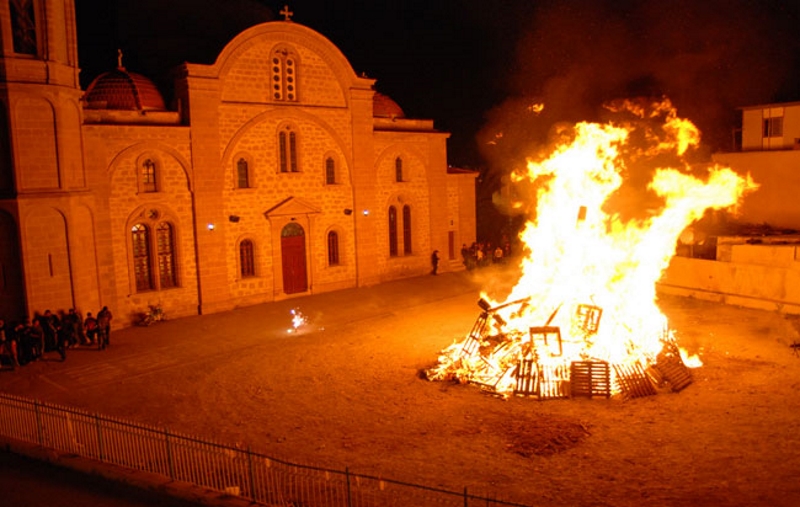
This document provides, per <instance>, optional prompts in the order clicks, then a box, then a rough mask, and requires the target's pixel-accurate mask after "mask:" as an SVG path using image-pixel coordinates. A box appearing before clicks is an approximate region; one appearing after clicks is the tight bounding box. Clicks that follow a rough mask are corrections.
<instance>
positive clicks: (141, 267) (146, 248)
mask: <svg viewBox="0 0 800 507" xmlns="http://www.w3.org/2000/svg"><path fill="white" fill-rule="evenodd" d="M131 240H132V244H133V272H134V277H135V278H136V292H142V291H147V290H153V278H152V276H150V230H149V229H148V228H147V226H146V225H144V224H136V225H134V226H133V227H132V228H131Z"/></svg>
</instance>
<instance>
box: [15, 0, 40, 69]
mask: <svg viewBox="0 0 800 507" xmlns="http://www.w3.org/2000/svg"><path fill="white" fill-rule="evenodd" d="M9 7H10V9H11V35H12V37H13V39H14V52H15V53H20V54H23V55H33V56H36V53H37V49H36V15H35V13H34V11H33V8H34V2H33V0H29V1H27V2H20V1H11V2H9Z"/></svg>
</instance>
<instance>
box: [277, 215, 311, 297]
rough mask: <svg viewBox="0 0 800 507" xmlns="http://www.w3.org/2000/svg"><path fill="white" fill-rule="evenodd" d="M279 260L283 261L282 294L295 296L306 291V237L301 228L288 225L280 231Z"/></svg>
mask: <svg viewBox="0 0 800 507" xmlns="http://www.w3.org/2000/svg"><path fill="white" fill-rule="evenodd" d="M291 226H295V227H291ZM281 259H282V261H283V292H284V293H285V294H296V293H298V292H305V291H306V290H308V278H307V277H306V237H305V231H303V228H302V227H300V226H299V225H297V224H289V225H287V226H286V227H284V229H283V231H281Z"/></svg>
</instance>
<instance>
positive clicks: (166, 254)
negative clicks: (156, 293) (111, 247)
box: [131, 209, 178, 292]
mask: <svg viewBox="0 0 800 507" xmlns="http://www.w3.org/2000/svg"><path fill="white" fill-rule="evenodd" d="M160 216H161V213H160V212H159V211H158V210H156V209H150V210H147V212H145V213H142V215H141V217H140V218H141V219H142V222H139V223H136V224H135V225H133V226H132V227H131V249H132V254H133V277H134V282H135V285H136V292H145V291H149V290H161V289H169V288H172V287H177V286H178V272H177V268H176V259H177V255H176V252H175V229H174V227H173V226H172V224H170V223H169V222H165V221H161V222H157V221H158V220H159V217H160ZM152 231H154V232H155V234H153V233H152Z"/></svg>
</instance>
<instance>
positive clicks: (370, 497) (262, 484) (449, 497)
mask: <svg viewBox="0 0 800 507" xmlns="http://www.w3.org/2000/svg"><path fill="white" fill-rule="evenodd" d="M0 434H1V435H4V436H6V437H10V438H13V439H16V440H20V441H24V442H29V443H33V444H38V445H40V446H42V447H46V448H50V449H55V450H58V451H63V452H68V453H72V454H76V455H79V456H83V457H86V458H91V459H94V460H98V461H101V462H105V463H111V464H114V465H118V466H122V467H127V468H131V469H135V470H140V471H144V472H150V473H155V474H159V475H162V476H164V477H168V478H169V479H172V480H175V481H181V482H187V483H191V484H195V485H198V486H202V487H205V488H209V489H212V490H216V491H220V492H224V493H228V494H230V495H234V496H240V497H243V498H247V499H249V500H252V501H253V502H256V503H260V504H265V505H286V506H288V505H292V506H314V507H373V506H375V507H378V506H387V507H390V506H392V507H393V506H397V507H401V506H402V507H405V506H409V507H411V506H415V507H417V506H427V505H435V506H441V507H448V506H453V507H462V506H463V507H478V506H481V507H493V506H510V507H526V506H524V505H522V504H517V503H511V502H504V501H501V500H497V499H494V498H487V497H482V496H476V495H472V494H470V493H468V492H467V489H466V488H465V489H464V491H463V492H455V491H447V490H443V489H438V488H431V487H427V486H421V485H417V484H409V483H404V482H400V481H394V480H391V479H382V478H378V477H372V476H368V475H361V474H354V473H351V472H349V470H347V469H345V470H344V471H341V470H329V469H324V468H319V467H313V466H306V465H298V464H296V463H289V462H287V461H284V460H280V459H275V458H271V457H269V456H265V455H263V454H259V453H256V452H253V451H251V450H250V449H246V450H242V449H238V448H235V447H230V446H226V445H220V444H216V443H212V442H208V441H204V440H200V439H197V438H194V437H190V436H188V435H181V434H178V433H174V432H172V431H168V430H166V429H158V428H154V427H148V426H145V425H142V424H136V423H131V422H128V421H124V420H121V419H116V418H113V417H107V416H101V415H98V414H91V413H89V412H84V411H81V410H77V409H74V408H68V407H61V406H57V405H54V404H50V403H43V402H40V401H35V400H30V399H27V398H23V397H18V396H11V395H7V394H0Z"/></svg>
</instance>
